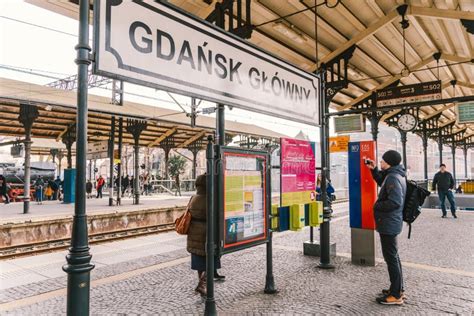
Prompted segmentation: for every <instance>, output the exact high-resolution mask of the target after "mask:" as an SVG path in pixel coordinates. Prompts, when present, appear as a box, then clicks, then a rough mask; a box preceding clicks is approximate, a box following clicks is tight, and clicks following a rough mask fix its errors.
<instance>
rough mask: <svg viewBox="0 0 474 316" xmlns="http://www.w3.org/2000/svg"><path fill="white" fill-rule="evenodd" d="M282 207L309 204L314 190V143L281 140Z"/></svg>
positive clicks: (313, 195) (287, 139) (289, 139)
mask: <svg viewBox="0 0 474 316" xmlns="http://www.w3.org/2000/svg"><path fill="white" fill-rule="evenodd" d="M280 160H281V161H280V170H281V195H280V202H281V205H282V206H289V205H293V204H302V203H309V202H311V201H312V200H314V197H315V189H316V172H315V169H316V148H315V143H314V142H309V141H305V140H299V139H292V138H282V139H281V146H280Z"/></svg>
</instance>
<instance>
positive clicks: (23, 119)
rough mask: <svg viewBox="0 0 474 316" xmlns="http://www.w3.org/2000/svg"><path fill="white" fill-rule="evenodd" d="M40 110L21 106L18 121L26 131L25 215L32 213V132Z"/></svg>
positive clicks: (24, 105) (28, 105) (29, 105)
mask: <svg viewBox="0 0 474 316" xmlns="http://www.w3.org/2000/svg"><path fill="white" fill-rule="evenodd" d="M38 116H39V112H38V108H37V107H36V106H34V105H31V104H20V115H19V116H18V120H19V121H20V123H21V124H22V125H23V127H24V129H25V140H24V142H23V143H24V144H25V166H24V168H25V172H24V177H25V179H24V180H25V182H24V186H23V214H28V213H29V211H30V187H31V173H30V172H31V143H32V142H31V130H32V128H33V123H34V121H35V120H36V118H38Z"/></svg>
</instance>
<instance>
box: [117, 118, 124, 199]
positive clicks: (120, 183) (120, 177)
mask: <svg viewBox="0 0 474 316" xmlns="http://www.w3.org/2000/svg"><path fill="white" fill-rule="evenodd" d="M118 133H119V134H118V138H119V139H118V160H119V163H118V164H117V168H118V175H117V177H118V186H117V205H120V204H121V203H122V146H123V118H122V117H119V132H118Z"/></svg>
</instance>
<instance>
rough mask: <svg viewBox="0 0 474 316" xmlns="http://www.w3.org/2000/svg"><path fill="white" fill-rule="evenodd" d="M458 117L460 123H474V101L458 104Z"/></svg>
mask: <svg viewBox="0 0 474 316" xmlns="http://www.w3.org/2000/svg"><path fill="white" fill-rule="evenodd" d="M456 117H457V122H458V123H459V124H464V123H474V102H465V103H459V104H458V105H456Z"/></svg>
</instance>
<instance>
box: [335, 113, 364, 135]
mask: <svg viewBox="0 0 474 316" xmlns="http://www.w3.org/2000/svg"><path fill="white" fill-rule="evenodd" d="M334 131H335V132H336V133H338V134H339V133H344V134H346V133H360V132H365V119H364V116H363V115H362V114H354V115H344V116H335V117H334Z"/></svg>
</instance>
